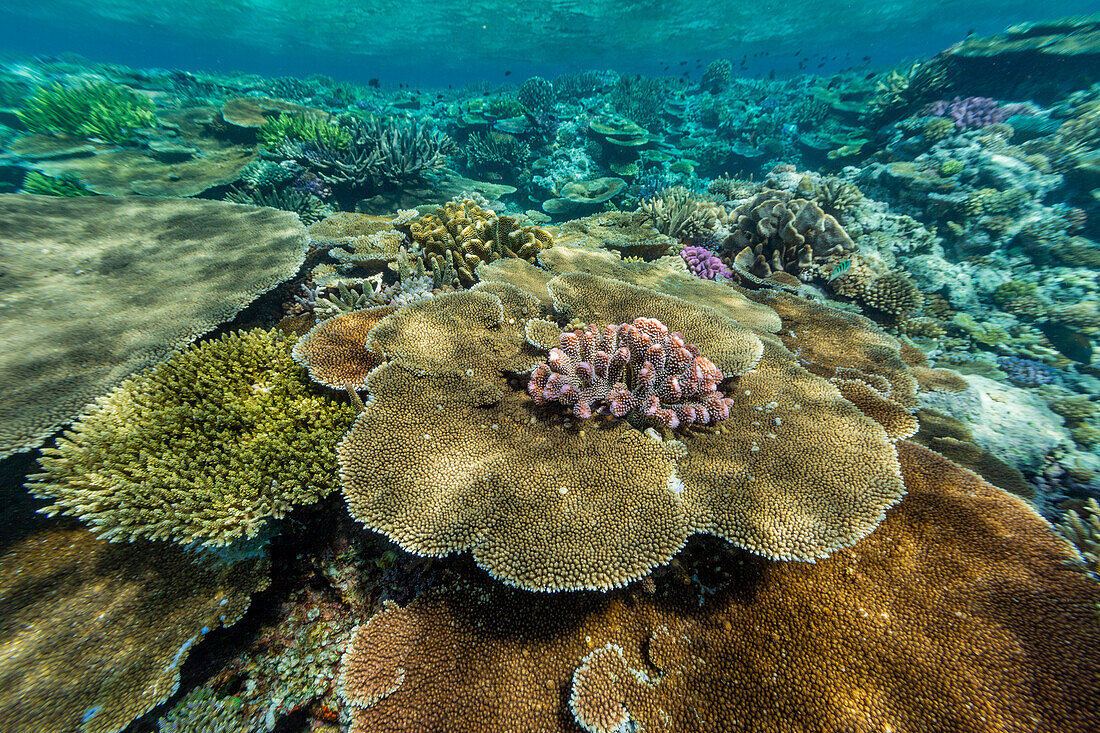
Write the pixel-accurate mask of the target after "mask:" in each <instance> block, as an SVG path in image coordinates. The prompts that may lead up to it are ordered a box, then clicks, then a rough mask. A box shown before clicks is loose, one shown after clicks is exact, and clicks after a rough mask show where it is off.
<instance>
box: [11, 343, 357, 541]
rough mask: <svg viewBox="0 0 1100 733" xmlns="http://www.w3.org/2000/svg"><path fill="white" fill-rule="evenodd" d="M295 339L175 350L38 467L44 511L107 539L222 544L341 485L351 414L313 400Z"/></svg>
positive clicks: (106, 401)
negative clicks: (339, 459) (46, 502)
mask: <svg viewBox="0 0 1100 733" xmlns="http://www.w3.org/2000/svg"><path fill="white" fill-rule="evenodd" d="M291 346H292V341H291V340H289V339H286V338H284V337H281V336H279V335H277V333H276V332H272V331H264V330H253V331H244V332H239V333H234V334H229V335H225V336H222V337H221V338H219V339H216V340H214V341H209V342H206V343H204V344H202V345H201V346H198V347H196V348H192V349H190V350H188V351H185V352H183V353H181V354H178V355H176V356H174V357H172V358H171V359H169V360H168V361H166V362H165V363H163V364H161V365H159V366H157V367H155V368H153V369H152V370H150V371H149V372H146V373H143V374H140V375H138V376H136V377H133V378H131V379H129V380H127V381H126V382H124V383H123V384H122V385H121V386H120V387H118V388H117V389H116V390H114V391H113V392H111V393H110V394H109V395H107V396H106V397H103V398H101V399H99V400H98V401H97V402H96V403H94V404H93V405H92V406H91V407H90V408H89V410H88V411H87V412H86V413H85V414H84V415H83V416H82V417H81V418H80V420H79V421H78V422H77V423H76V424H75V425H74V426H73V428H72V430H71V431H69V432H67V433H66V434H65V435H64V436H63V437H61V438H60V439H58V441H57V446H56V447H55V448H47V449H46V450H44V451H43V457H42V458H41V459H40V463H41V468H42V472H41V473H39V474H36V475H35V476H33V477H32V480H31V483H30V484H29V488H30V489H31V491H32V492H33V493H34V494H35V495H37V496H39V497H42V498H49V499H52V500H53V503H52V504H51V505H50V506H49V507H47V508H46V509H44V510H43V511H44V512H45V513H47V514H51V515H53V514H59V513H60V514H67V515H73V516H77V517H79V518H81V519H82V520H83V521H84V522H86V523H87V524H89V525H90V526H91V528H92V529H93V530H94V531H95V532H97V533H98V534H99V535H100V536H102V537H105V538H108V539H111V540H133V539H135V538H139V537H144V538H149V539H170V540H174V541H176V542H180V543H182V544H185V545H187V544H191V543H195V544H198V545H204V546H212V547H216V546H225V545H228V544H230V543H232V542H235V541H238V540H243V539H248V538H253V537H256V536H257V535H258V534H259V533H260V532H261V530H262V529H263V528H264V526H265V524H266V523H267V521H268V520H270V519H272V518H279V517H282V516H283V515H284V514H286V513H287V512H288V511H289V510H290V509H291V508H293V507H294V506H295V505H298V504H309V503H312V502H314V501H317V500H318V499H320V498H321V497H323V496H325V495H326V494H328V493H329V492H331V491H332V490H333V489H335V488H336V463H335V446H336V442H337V440H338V439H339V437H340V435H341V434H343V433H344V432H345V431H346V430H347V428H348V425H349V424H350V422H351V418H352V416H353V411H352V409H351V408H350V407H349V406H348V405H346V404H342V403H339V402H336V401H334V400H331V399H328V398H325V397H324V396H322V395H317V394H314V392H313V391H312V389H311V387H310V384H309V382H308V380H307V379H305V377H304V375H303V374H301V370H300V368H299V367H298V366H297V365H296V364H295V363H294V361H293V360H292V359H291V356H290V349H291Z"/></svg>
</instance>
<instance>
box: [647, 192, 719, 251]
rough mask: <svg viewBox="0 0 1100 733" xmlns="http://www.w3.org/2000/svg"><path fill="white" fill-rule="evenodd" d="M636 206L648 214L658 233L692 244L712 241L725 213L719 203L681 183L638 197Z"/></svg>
mask: <svg viewBox="0 0 1100 733" xmlns="http://www.w3.org/2000/svg"><path fill="white" fill-rule="evenodd" d="M638 210H639V211H641V212H643V213H645V214H646V215H647V216H649V217H650V218H651V219H652V220H653V222H654V226H655V227H656V228H657V231H659V232H661V233H662V234H667V235H668V236H670V237H675V238H676V239H681V240H686V241H689V242H693V243H696V244H706V243H708V242H713V240H714V239H715V236H716V231H717V229H718V227H719V226H720V225H721V224H722V223H723V222H724V220H725V215H726V212H725V211H724V210H723V209H722V207H721V206H719V205H718V204H716V203H714V202H713V201H706V200H704V199H701V198H700V197H699V196H697V195H696V194H695V193H693V192H691V191H689V190H688V189H686V188H684V187H683V186H674V187H672V188H666V189H664V190H662V191H661V192H660V193H659V194H658V195H657V197H656V198H654V199H652V200H649V201H642V203H641V206H640V207H639V209H638Z"/></svg>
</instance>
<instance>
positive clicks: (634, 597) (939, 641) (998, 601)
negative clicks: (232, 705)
mask: <svg viewBox="0 0 1100 733" xmlns="http://www.w3.org/2000/svg"><path fill="white" fill-rule="evenodd" d="M898 449H899V456H900V459H901V466H902V471H903V474H904V476H905V481H906V485H907V486H908V488H909V495H908V496H907V497H906V498H905V499H904V500H903V501H902V502H901V504H899V505H898V506H897V507H895V508H894V509H892V510H891V511H890V512H889V513H888V514H887V518H886V520H885V522H884V523H883V524H882V526H881V527H880V528H879V529H878V530H877V531H876V532H875V533H873V534H871V535H870V536H869V537H867V538H866V539H864V540H863V541H862V542H860V543H858V544H857V545H855V546H854V547H851V548H849V549H846V550H841V551H839V552H837V553H835V554H834V555H833V556H832V557H830V558H828V559H826V560H822V561H820V562H818V563H816V564H804V563H784V562H774V561H769V560H765V559H762V558H759V557H753V556H751V555H749V554H747V553H739V552H727V551H722V550H720V549H716V548H714V547H706V546H701V547H699V548H698V549H697V550H695V551H694V552H692V551H690V550H689V552H688V553H687V556H686V557H684V558H682V560H679V561H678V563H680V564H679V565H678V566H676V567H674V568H671V569H670V570H669V571H667V572H665V573H663V574H656V573H655V575H654V579H655V583H653V584H652V585H649V590H647V589H646V587H647V584H643V583H639V584H636V585H634V586H631V587H630V588H628V589H624V590H620V591H614V592H612V593H610V594H606V595H595V594H551V595H543V594H530V593H524V592H522V591H517V590H514V589H510V588H506V587H502V586H500V585H499V584H491V583H489V582H487V581H482V580H478V579H470V578H469V576H468V575H467V574H466V573H462V574H461V575H460V576H459V577H458V578H457V579H455V580H452V581H451V582H450V584H449V585H448V586H447V587H443V588H440V589H437V590H434V591H431V592H428V593H427V594H425V595H423V596H421V597H420V598H418V599H417V600H415V601H413V602H412V603H411V604H410V605H409V606H407V607H406V608H400V607H398V606H396V605H395V604H387V605H386V607H385V608H384V610H383V611H381V612H380V613H379V614H377V615H376V616H374V617H373V618H371V619H370V620H369V621H368V622H366V623H364V624H362V625H361V626H360V627H359V628H358V630H357V631H356V634H355V635H354V637H353V641H352V643H351V645H350V646H349V648H348V651H347V653H346V655H345V658H344V666H343V672H342V676H341V692H342V694H343V696H344V698H345V699H346V700H347V701H348V702H349V703H350V704H351V705H352V706H353V711H352V715H353V720H354V724H353V727H352V730H353V732H354V733H375V732H376V731H377V732H381V731H385V732H386V733H402V732H408V733H413V732H415V733H425V732H426V731H444V730H446V731H448V733H465V732H466V731H469V732H470V733H475V732H477V733H479V732H480V731H484V730H501V731H503V730H532V731H534V730H537V731H547V732H550V731H562V733H565V732H566V731H576V730H577V729H578V727H577V726H578V725H579V726H580V727H581V728H583V729H584V730H587V731H590V732H594V733H612V731H622V730H634V729H635V728H637V729H641V730H649V731H653V730H670V731H704V730H706V731H727V730H729V731H732V730H752V731H760V732H761V733H780V732H782V731H793V730H814V731H820V733H852V731H884V730H894V731H925V730H930V729H933V730H937V731H953V732H958V733H988V732H989V731H993V730H1015V729H1020V730H1029V731H1035V732H1036V733H1092V731H1095V730H1097V729H1098V727H1100V694H1098V693H1100V662H1098V659H1097V656H1096V652H1095V650H1096V649H1097V648H1098V647H1100V620H1098V618H1097V615H1096V607H1097V604H1098V603H1100V586H1098V585H1097V584H1096V583H1095V581H1093V580H1091V579H1090V578H1089V577H1087V576H1086V575H1085V574H1084V573H1083V572H1082V571H1081V570H1080V569H1079V568H1078V567H1077V566H1076V565H1074V564H1072V563H1070V562H1069V560H1071V558H1072V554H1071V550H1070V548H1069V547H1068V545H1067V544H1066V543H1065V542H1064V541H1063V540H1061V539H1060V538H1058V536H1057V535H1056V534H1054V533H1053V532H1052V531H1051V529H1050V527H1049V525H1048V524H1047V523H1046V522H1045V521H1044V520H1043V519H1041V518H1040V517H1039V516H1038V515H1036V514H1035V513H1034V512H1033V511H1032V510H1031V509H1030V508H1028V507H1027V506H1026V505H1025V504H1024V503H1023V502H1021V501H1020V500H1018V499H1016V498H1014V497H1012V496H1010V495H1008V494H1005V493H1004V492H1002V491H1000V490H998V489H995V488H993V487H991V486H989V485H988V484H986V483H984V482H983V481H981V480H980V479H978V478H977V477H975V476H974V475H973V474H971V473H969V472H967V471H964V470H962V469H959V468H958V467H956V466H954V465H952V464H951V463H949V462H948V461H946V460H944V459H942V458H940V457H938V456H936V455H935V454H933V453H931V452H930V451H927V450H926V449H923V448H921V447H919V446H913V445H911V444H908V443H905V442H901V443H899V444H898ZM693 577H694V578H695V580H693Z"/></svg>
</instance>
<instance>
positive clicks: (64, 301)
mask: <svg viewBox="0 0 1100 733" xmlns="http://www.w3.org/2000/svg"><path fill="white" fill-rule="evenodd" d="M305 239H306V236H305V230H304V229H303V227H302V225H301V223H300V222H299V221H298V219H297V217H295V216H294V215H293V214H288V213H285V212H281V211H275V210H271V209H255V208H252V207H246V206H236V205H233V204H226V203H222V202H220V201H199V200H190V199H146V198H141V197H136V196H134V197H130V198H127V199H120V198H114V197H109V196H95V197H87V198H55V197H51V196H28V195H19V194H12V195H3V196H0V271H3V272H4V273H5V277H3V278H0V301H2V303H3V305H0V313H3V314H4V321H5V327H4V329H5V337H4V338H5V348H4V349H3V350H2V351H0V384H3V385H4V399H3V400H2V401H0V457H3V456H6V455H10V454H11V453H15V452H19V451H24V450H30V449H32V448H36V447H37V446H38V445H40V444H41V442H42V441H43V440H45V438H46V437H47V436H49V435H50V434H51V433H53V432H54V431H55V430H56V429H57V428H58V427H60V426H61V425H63V424H64V423H67V422H69V421H70V420H72V419H73V417H74V416H75V415H76V413H77V412H78V411H79V409H80V408H81V407H82V406H83V405H85V404H86V403H88V402H89V401H91V400H93V399H95V398H96V397H99V396H100V395H102V394H104V393H106V392H107V391H108V390H110V389H111V387H113V386H115V385H116V384H118V383H119V382H121V381H122V380H123V379H124V378H125V377H126V376H127V375H128V374H131V373H133V372H135V371H138V370H139V369H142V368H144V367H147V366H151V365H153V364H156V363H158V362H160V361H163V360H164V359H165V358H167V357H168V355H169V354H171V353H172V352H174V351H176V350H178V349H181V348H183V347H185V346H186V345H187V344H189V343H190V342H191V341H193V340H194V339H195V338H197V337H198V336H200V335H201V334H203V333H205V332H206V331H208V330H210V329H211V328H213V327H215V326H217V325H218V324H220V323H223V322H225V321H227V320H229V319H231V318H232V317H233V316H234V315H236V314H237V313H238V312H239V311H240V310H241V309H243V308H244V307H245V306H247V305H248V304H249V303H251V302H252V300H253V299H254V298H255V297H256V296H258V295H260V294H261V293H265V292H267V291H268V290H270V289H271V288H273V287H275V286H276V285H278V284H279V283H281V282H283V281H284V280H286V279H287V278H289V277H292V276H293V275H294V274H295V273H296V272H297V271H298V268H299V267H300V266H301V264H302V261H303V259H304V258H305V253H306V242H305Z"/></svg>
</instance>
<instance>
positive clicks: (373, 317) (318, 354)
mask: <svg viewBox="0 0 1100 733" xmlns="http://www.w3.org/2000/svg"><path fill="white" fill-rule="evenodd" d="M396 310H397V308H395V307H393V306H389V305H382V306H378V307H375V308H367V309H365V310H360V311H352V312H351V313H344V314H342V315H339V316H334V317H332V318H329V319H328V320H326V321H321V322H320V323H318V324H317V325H316V326H314V327H313V328H312V329H311V330H310V332H309V333H307V334H306V335H305V336H303V337H302V338H301V339H299V340H298V342H297V343H296V344H295V345H294V350H293V351H292V352H291V355H292V356H293V357H294V361H296V362H298V363H299V364H301V365H302V366H304V367H305V368H306V369H308V370H309V376H310V378H311V379H312V380H313V381H314V382H318V383H319V384H323V385H325V386H327V387H332V388H334V389H352V390H357V389H366V380H367V373H368V372H369V371H370V370H371V369H374V368H375V367H376V366H378V365H379V364H381V363H382V361H383V358H382V356H381V355H380V354H378V353H376V352H373V351H370V350H368V349H367V348H366V347H365V345H366V343H367V334H369V333H370V331H371V329H372V328H374V327H375V326H376V325H377V324H378V322H379V321H380V320H382V319H383V318H385V317H386V316H388V315H390V314H392V313H394V312H395V311H396Z"/></svg>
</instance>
